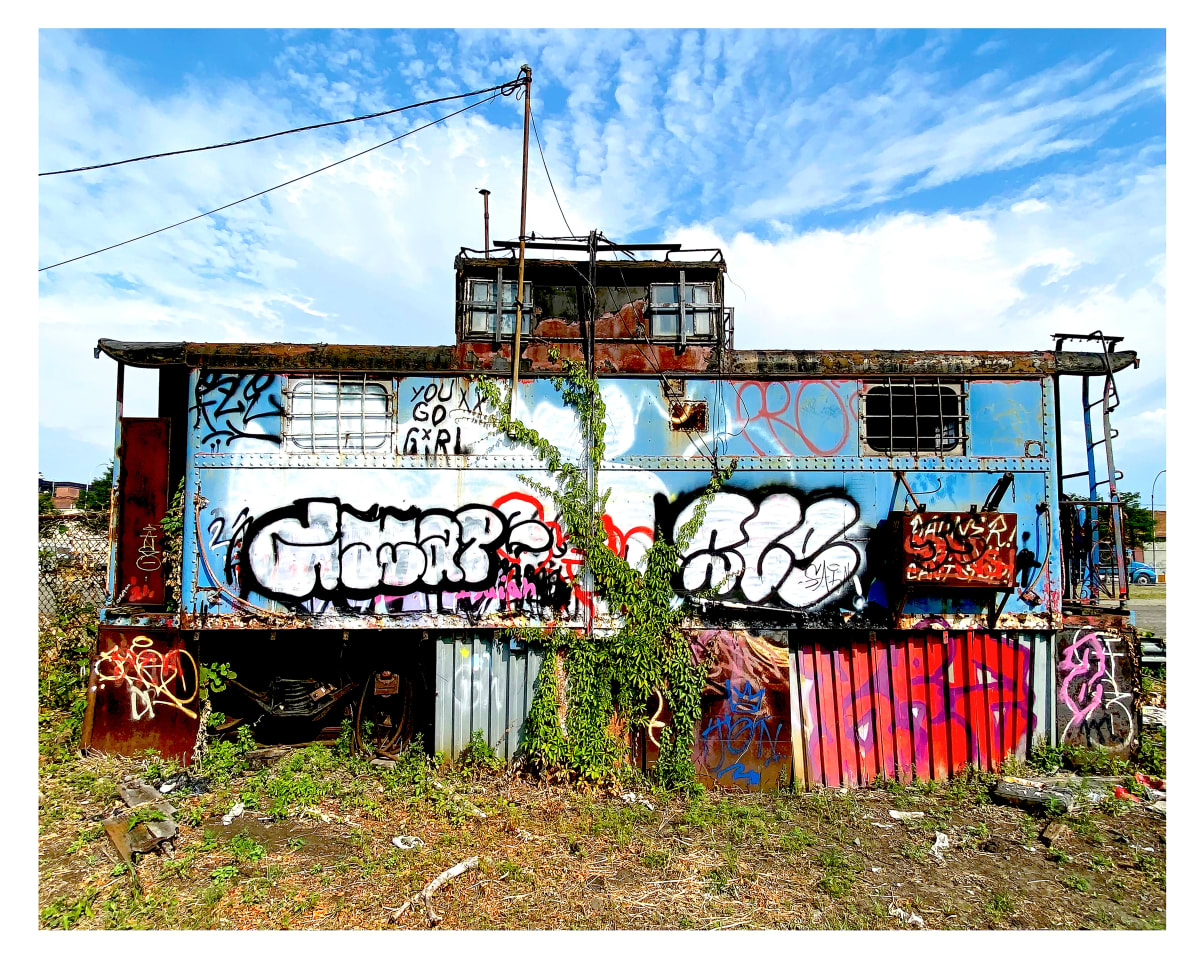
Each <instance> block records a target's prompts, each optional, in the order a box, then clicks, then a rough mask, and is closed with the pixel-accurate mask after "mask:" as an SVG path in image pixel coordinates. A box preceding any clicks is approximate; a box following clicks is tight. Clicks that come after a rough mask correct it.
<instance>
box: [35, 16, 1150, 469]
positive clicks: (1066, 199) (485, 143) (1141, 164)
mask: <svg viewBox="0 0 1200 960" xmlns="http://www.w3.org/2000/svg"><path fill="white" fill-rule="evenodd" d="M886 42H887V37H886V35H882V36H872V35H866V34H861V33H852V34H832V35H826V34H820V33H816V32H804V33H794V32H788V31H744V32H743V31H709V32H705V33H704V34H697V33H693V32H683V33H673V32H665V31H664V32H661V33H657V34H655V33H642V32H632V31H625V30H617V31H590V32H589V31H519V32H513V33H498V32H487V33H484V32H481V31H468V32H460V33H458V34H456V35H455V36H454V37H453V38H449V39H447V41H446V42H443V41H442V40H438V41H437V43H436V44H435V48H431V49H430V51H429V53H428V54H422V53H421V51H419V50H418V48H417V46H416V45H415V44H414V43H413V42H412V38H411V37H410V36H408V35H406V34H397V35H394V36H393V37H392V38H390V39H388V40H379V39H378V38H373V37H372V36H371V35H369V34H361V33H337V34H334V35H332V36H331V37H330V38H329V39H328V40H327V41H324V42H322V43H313V42H310V41H307V40H304V41H302V42H299V43H296V44H294V45H293V46H292V47H290V48H288V49H287V50H286V51H285V52H283V53H282V54H281V55H280V56H279V57H278V58H277V59H276V62H275V65H274V71H273V72H270V73H267V74H264V79H262V80H261V81H259V80H256V81H255V82H254V83H250V82H247V81H234V80H230V81H228V82H221V81H220V80H219V78H213V77H206V79H205V82H204V83H203V84H199V83H196V84H186V83H185V84H184V86H183V87H182V88H181V89H179V90H178V91H177V92H175V93H172V94H170V95H167V96H164V97H160V98H151V97H149V96H147V95H146V94H144V93H141V92H139V91H138V90H137V89H135V88H134V87H133V86H131V85H130V84H129V83H127V82H125V80H124V79H123V78H122V74H121V70H120V69H119V67H118V66H116V65H114V64H113V63H112V62H110V60H109V59H107V58H106V57H105V56H103V55H102V54H100V53H98V52H97V51H96V50H94V49H93V48H91V47H90V46H88V44H87V43H86V42H85V41H84V40H83V39H81V38H80V37H79V36H77V35H75V34H70V33H60V32H53V31H52V32H47V33H43V35H42V41H41V64H40V71H41V76H40V83H39V99H40V110H41V131H40V140H41V142H40V151H41V162H42V165H43V168H45V167H48V166H56V165H57V166H66V165H75V164H76V163H78V162H88V161H91V162H98V161H104V160H110V159H113V158H115V157H120V156H125V155H128V153H129V152H130V145H131V144H133V145H136V149H139V150H141V149H145V150H147V151H151V150H158V149H173V148H178V147H182V146H190V145H194V144H199V143H208V142H213V141H215V140H222V139H235V138H238V137H244V136H251V135H254V134H258V133H261V132H263V131H264V130H272V129H283V128H286V127H289V126H294V125H298V124H300V123H303V122H311V120H312V119H313V118H314V116H316V117H328V118H331V119H332V118H341V117H343V116H346V115H348V114H349V113H352V112H356V111H359V110H377V109H383V108H386V107H390V106H395V105H396V95H395V94H394V92H393V93H388V92H387V91H388V90H393V91H394V89H395V84H394V83H392V82H391V80H390V79H389V78H393V79H394V78H395V77H396V76H404V77H407V82H408V83H410V84H412V86H411V89H410V92H411V94H412V98H413V99H415V98H419V97H422V96H439V95H445V94H449V93H453V92H456V91H457V90H459V89H462V84H463V83H464V82H465V83H466V84H467V85H468V86H472V87H473V86H479V87H483V86H488V85H490V84H492V83H494V82H496V80H497V79H498V78H503V77H512V76H515V75H516V71H517V68H518V67H519V66H520V64H521V62H523V61H524V60H525V59H528V60H529V62H531V63H532V64H534V69H535V88H534V100H533V103H534V109H535V111H536V115H537V117H538V121H539V122H538V126H539V130H540V132H541V135H542V141H543V144H544V146H545V150H546V160H547V163H548V164H549V167H550V170H551V173H552V175H553V177H554V180H555V184H556V186H557V187H558V191H559V198H560V199H561V201H562V203H563V206H564V209H565V212H566V215H567V218H568V219H569V221H570V222H571V224H572V226H573V227H574V228H575V230H576V231H581V232H586V231H587V230H589V229H591V228H593V227H598V228H602V229H603V230H604V231H605V232H606V233H607V234H608V235H610V236H614V237H624V236H627V235H628V234H629V233H632V232H634V231H637V230H641V229H645V228H647V227H656V228H658V229H660V230H662V229H663V227H664V225H665V226H667V227H669V226H671V225H672V224H673V223H677V222H682V223H684V224H688V223H693V224H697V225H693V226H687V227H684V228H682V229H680V230H679V231H677V232H679V233H680V235H681V236H682V237H684V238H685V239H687V240H688V241H689V242H691V241H695V242H697V243H700V244H701V245H708V244H712V243H718V244H720V245H722V246H724V247H725V248H726V255H727V258H728V260H729V264H730V271H731V272H730V277H731V279H732V280H733V281H735V282H736V283H737V284H739V285H740V286H741V287H742V288H744V290H745V291H746V295H747V297H748V299H747V301H746V302H744V303H743V302H741V301H740V295H739V294H738V293H737V292H736V288H735V287H733V286H732V285H731V295H730V302H731V303H732V304H733V305H734V306H736V307H737V309H738V321H739V322H738V332H739V343H740V345H741V346H807V347H831V348H834V347H880V348H883V347H911V346H927V347H935V348H936V347H941V348H955V347H974V348H981V349H983V348H993V349H995V348H998V349H1034V348H1038V347H1048V346H1049V340H1048V335H1049V334H1050V333H1052V332H1055V331H1056V330H1057V329H1069V330H1077V329H1078V330H1091V329H1095V328H1096V327H1102V328H1104V329H1105V330H1106V331H1107V330H1109V329H1117V330H1121V331H1126V332H1128V335H1129V337H1130V340H1129V345H1130V346H1132V347H1135V348H1137V349H1138V350H1139V352H1140V353H1142V355H1143V357H1144V362H1143V368H1142V370H1141V371H1139V373H1138V379H1137V381H1136V382H1137V383H1138V384H1139V385H1138V386H1136V387H1135V386H1132V385H1131V386H1130V387H1129V388H1128V390H1127V391H1126V387H1125V379H1123V380H1122V390H1123V394H1122V396H1123V397H1124V398H1125V399H1126V402H1127V403H1128V404H1129V407H1128V408H1125V407H1123V411H1122V412H1124V411H1125V410H1126V409H1128V410H1130V412H1132V413H1133V414H1134V415H1136V414H1138V413H1139V412H1144V411H1147V410H1151V409H1156V408H1158V407H1161V406H1162V382H1163V364H1162V352H1163V335H1162V330H1161V328H1162V301H1163V297H1164V292H1163V269H1164V268H1163V262H1164V260H1163V223H1164V221H1165V199H1164V197H1165V173H1164V168H1163V165H1162V161H1161V150H1162V148H1161V144H1159V145H1151V147H1149V148H1148V149H1147V150H1146V151H1144V152H1143V153H1142V154H1139V155H1137V156H1134V157H1124V158H1116V159H1111V158H1110V159H1109V160H1108V161H1107V162H1106V163H1105V164H1104V165H1102V166H1099V167H1097V168H1095V169H1092V170H1086V171H1076V172H1075V173H1074V174H1072V175H1069V176H1060V177H1055V178H1048V179H1046V180H1043V181H1041V182H1039V183H1036V184H1032V185H1029V186H1028V188H1027V189H1023V190H1021V191H1020V192H1017V193H1014V194H1013V195H1008V196H1005V197H1003V198H997V200H996V201H995V202H994V203H993V204H990V205H988V206H985V207H981V208H979V209H976V210H970V211H958V212H953V211H947V212H943V213H940V214H933V215H920V214H914V213H905V214H892V215H888V216H880V217H876V218H875V219H873V220H869V221H867V222H863V223H858V224H856V225H853V226H850V227H846V228H844V229H840V230H821V231H807V232H802V233H796V232H795V229H794V227H793V226H792V225H791V224H790V223H789V219H790V218H791V217H793V216H794V215H795V214H796V213H798V212H802V211H806V210H817V209H828V208H849V207H865V206H868V205H870V204H872V203H877V202H879V201H880V200H882V199H886V198H888V197H895V196H897V195H901V194H904V193H906V192H909V191H911V190H913V189H916V188H917V187H918V186H929V185H933V184H938V183H945V182H948V181H949V180H952V179H954V178H956V177H966V176H971V175H973V174H975V173H978V172H980V171H982V170H988V169H995V168H997V167H999V166H1009V167H1012V166H1015V165H1019V164H1022V163H1025V162H1028V161H1029V160H1031V159H1034V158H1037V157H1044V156H1048V155H1051V154H1054V153H1059V152H1063V151H1067V150H1073V149H1076V148H1077V147H1078V146H1079V145H1080V144H1085V143H1088V142H1091V141H1092V140H1094V138H1095V137H1096V136H1098V135H1099V132H1100V131H1101V130H1102V129H1103V126H1104V124H1106V123H1108V122H1110V121H1111V119H1112V118H1113V117H1114V116H1117V115H1119V114H1120V112H1121V111H1122V110H1124V109H1126V108H1127V107H1128V106H1129V105H1130V104H1133V103H1138V102H1142V99H1144V98H1145V97H1147V96H1152V95H1159V94H1161V64H1157V63H1156V64H1153V65H1150V66H1148V67H1146V66H1144V67H1141V68H1139V69H1137V70H1132V71H1128V70H1126V71H1124V72H1122V71H1119V70H1118V71H1114V72H1112V73H1111V74H1109V75H1108V76H1104V75H1103V70H1104V69H1105V67H1106V66H1107V65H1106V64H1101V63H1100V62H1097V61H1090V62H1087V63H1068V64H1062V65H1060V66H1058V67H1056V68H1053V69H1050V70H1047V71H1044V72H1043V73H1042V74H1040V75H1038V76H1036V77H1031V78H1025V79H1021V80H1012V79H1010V78H1009V77H1008V76H1007V75H1006V74H1004V73H1002V72H1000V71H992V72H991V73H989V74H985V75H984V76H982V77H979V78H977V79H975V80H973V81H969V82H967V83H966V84H959V85H957V86H955V83H954V82H953V81H952V78H951V77H950V75H949V74H948V73H946V72H945V70H944V67H945V64H944V63H943V62H942V61H941V59H940V57H941V53H942V52H943V51H944V50H945V47H946V45H945V43H944V42H943V41H942V40H940V39H938V38H936V37H935V38H932V39H931V40H930V42H929V43H928V44H926V45H925V47H924V48H922V50H920V51H917V52H915V53H913V54H911V55H910V56H908V57H904V58H902V59H900V60H899V61H897V62H894V63H887V62H884V61H881V60H880V59H879V58H878V57H876V51H877V50H878V49H879V47H880V45H881V44H884V43H886ZM513 50H519V51H520V52H521V53H520V56H518V55H516V54H514V53H512V52H511V51H513ZM397 53H399V54H400V57H399V62H398V63H397V56H396V54H397ZM830 77H833V78H834V79H833V80H832V81H831V80H830V79H829V78H830ZM401 88H402V89H403V85H401ZM552 96H556V97H557V99H558V100H559V101H561V105H559V107H558V109H557V110H556V111H555V112H551V111H550V110H549V108H548V107H547V106H546V105H547V104H548V103H549V102H550V100H551V97H552ZM522 109H523V104H521V103H519V102H516V101H515V100H514V99H512V98H506V99H501V100H497V101H496V102H494V103H493V104H491V105H489V106H488V107H487V108H485V109H484V110H481V111H476V112H472V113H469V114H467V115H465V116H463V117H460V118H456V119H455V120H453V121H451V122H450V123H448V124H446V125H444V126H440V127H436V128H432V129H430V130H426V131H423V132H421V133H418V134H416V135H415V136H413V137H411V138H409V139H406V140H405V141H402V142H401V143H399V144H394V145H392V146H389V147H386V148H383V149H382V150H379V151H376V152H373V153H371V154H368V155H367V156H364V157H361V158H359V159H357V160H354V161H352V162H350V163H346V164H343V165H340V166H338V167H336V168H334V169H333V170H330V171H327V172H325V173H322V174H319V175H317V176H315V177H313V178H309V179H306V180H303V181H301V182H299V183H297V184H295V185H293V186H291V187H288V188H285V189H283V190H280V191H278V192H276V193H273V194H270V195H269V196H268V197H266V198H264V199H263V200H255V201H251V202H248V203H245V204H242V205H239V206H236V207H233V208H231V209H230V210H227V211H225V212H224V213H223V214H221V215H220V216H219V217H216V218H208V219H204V220H200V221H197V222H195V223H192V224H188V225H187V226H184V227H181V228H179V229H176V230H172V231H169V232H167V233H164V234H161V235H158V236H155V237H153V238H150V239H148V240H145V241H141V242H138V243H135V244H131V245H129V246H126V247H123V248H121V249H120V250H117V251H112V252H111V253H108V254H101V255H99V256H97V257H94V258H91V259H88V260H84V261H80V262H79V263H76V264H71V265H70V266H67V267H63V268H60V269H58V270H55V271H52V272H50V273H47V274H42V275H41V279H40V291H41V298H40V320H41V331H42V333H41V359H40V365H41V367H40V369H41V386H40V406H41V410H40V420H41V423H42V424H43V425H44V426H46V427H48V428H53V429H58V430H64V431H70V432H71V434H72V435H73V436H75V437H78V438H80V439H81V440H82V439H87V440H88V441H90V442H94V443H100V444H103V445H108V444H109V443H110V441H111V429H112V428H111V422H112V420H111V408H110V407H109V406H108V403H107V398H109V397H111V391H112V372H111V371H112V366H113V365H112V364H111V362H110V361H107V360H103V361H94V360H93V359H92V358H91V346H92V344H93V343H94V342H95V340H96V339H97V338H98V337H100V336H113V337H117V338H121V339H131V340H132V339H148V340H156V339H157V340H164V339H167V340H169V339H189V340H301V341H303V340H326V341H341V342H393V343H395V342H400V343H431V342H445V341H447V340H449V339H450V338H451V337H452V336H453V326H452V314H451V308H450V304H451V303H452V299H453V289H452V281H451V272H450V266H451V261H452V259H453V256H454V254H455V253H456V252H457V250H458V248H459V247H460V246H461V245H463V244H468V245H479V244H480V241H481V230H482V224H481V222H480V221H481V209H480V208H481V201H480V199H479V197H478V195H477V193H476V192H475V191H476V188H478V187H488V188H489V189H491V190H492V191H493V193H492V196H491V214H492V235H493V237H497V238H499V237H503V236H514V235H515V234H516V231H517V221H518V211H517V202H518V198H519V192H518V191H519V187H518V178H519V172H520V128H519V119H520V111H521V110H522ZM436 115H438V114H436V113H433V112H431V111H424V112H423V114H422V117H421V119H419V120H418V119H415V118H414V116H413V115H411V114H404V115H401V116H400V117H393V118H388V119H386V120H382V121H372V122H369V123H367V124H360V125H355V126H353V127H342V128H335V129H334V130H327V131H317V132H312V133H306V134H300V135H297V136H295V137H288V138H282V139H280V140H277V141H266V142H264V143H261V144H253V145H247V146H244V147H236V148H231V149H230V150H226V151H215V152H212V153H202V154H195V155H190V156H187V157H177V158H172V159H171V160H167V161H150V162H147V163H143V164H133V165H129V166H126V167H118V168H114V169H112V170H108V171H101V172H97V173H95V174H87V175H83V176H78V177H59V178H43V182H41V183H40V188H41V189H40V195H39V203H40V213H41V238H40V249H39V258H40V262H41V263H43V264H45V263H48V262H53V261H55V260H59V259H63V258H66V257H70V256H74V255H76V254H78V253H81V252H84V251H86V250H89V249H93V248H96V247H100V246H104V245H105V244H107V243H111V242H113V241H114V240H119V239H124V238H125V237H129V236H133V235H136V234H138V233H141V232H143V231H145V230H148V229H153V228H156V227H159V226H162V225H163V224H165V223H169V222H171V221H173V220H177V219H182V218H183V217H186V216H190V215H193V214H195V213H196V212H199V211H200V210H203V209H207V208H209V207H212V206H215V205H217V204H219V203H223V202H227V201H229V200H232V199H235V198H237V197H240V196H244V195H247V194H250V193H253V192H255V191H257V190H261V189H262V188H264V187H266V186H269V185H271V184H273V183H278V182H281V181H284V180H286V179H288V178H290V177H293V176H296V175H298V174H299V173H302V172H304V171H306V170H310V169H313V168H315V167H318V166H320V165H322V164H324V163H329V162H331V161H332V160H335V159H338V158H341V157H344V156H346V155H348V154H350V153H352V152H354V151H355V150H358V149H363V148H365V147H367V146H370V145H372V144H374V143H378V142H380V141H382V140H384V139H386V138H387V137H389V136H394V135H396V134H398V133H400V132H402V131H403V130H405V129H408V128H409V127H410V126H411V125H413V124H415V123H419V122H425V121H426V120H427V119H432V117H434V116H436ZM864 145H868V146H869V148H865V147H864ZM530 190H531V193H530V216H529V224H530V229H531V230H534V231H536V232H538V233H539V234H559V233H562V232H563V231H564V230H565V227H564V226H563V224H562V220H561V218H560V215H559V213H558V209H557V207H556V206H555V203H554V199H553V197H552V196H551V194H550V191H549V188H548V187H547V185H546V182H545V179H544V176H543V174H542V171H541V164H540V159H539V158H538V157H536V156H534V157H533V158H531V180H530ZM684 198H686V199H684ZM733 206H738V207H739V208H740V214H739V211H738V210H733V209H732V207H733ZM739 215H744V216H746V217H749V218H750V219H749V220H746V219H738V217H739ZM756 226H757V227H765V228H766V229H768V230H769V233H768V235H767V237H768V238H766V239H764V238H761V237H756V236H754V235H753V234H752V233H750V232H748V228H750V227H756ZM783 303H787V304H788V305H789V306H787V307H786V308H784V307H782V306H781V304H783ZM1135 325H1141V329H1136V330H1135ZM1126 379H1127V378H1126ZM1142 383H1145V384H1147V386H1141V385H1140V384H1142ZM1137 437H1138V434H1137V432H1136V431H1135V430H1133V429H1131V430H1130V431H1129V432H1128V433H1127V434H1125V435H1124V436H1123V437H1122V442H1123V443H1127V444H1129V445H1130V449H1133V445H1134V444H1135V442H1136V443H1143V442H1144V443H1145V444H1150V446H1149V447H1146V448H1145V449H1146V451H1148V452H1147V453H1146V456H1150V455H1151V453H1152V452H1153V451H1152V447H1153V442H1154V438H1153V433H1152V425H1148V426H1147V427H1146V433H1145V436H1144V438H1143V439H1142V440H1138V439H1137ZM1138 449H1142V448H1140V447H1139V448H1138Z"/></svg>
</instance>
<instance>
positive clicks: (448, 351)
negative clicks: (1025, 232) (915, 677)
mask: <svg viewBox="0 0 1200 960" xmlns="http://www.w3.org/2000/svg"><path fill="white" fill-rule="evenodd" d="M635 346H636V345H630V348H629V353H630V357H631V361H640V363H634V364H633V365H631V366H630V367H629V368H628V369H624V364H622V365H621V369H614V370H611V371H610V370H607V369H603V368H600V369H599V370H598V372H599V373H600V374H601V375H604V374H605V373H612V374H617V373H625V374H628V375H634V376H636V375H639V374H642V375H654V374H653V372H646V371H643V369H642V368H643V367H644V366H645V357H644V355H643V354H642V353H641V352H639V351H638V350H637V349H634V347H635ZM531 349H533V348H532V347H531ZM101 353H104V354H106V355H107V356H109V357H111V358H112V359H114V360H119V361H121V362H122V363H127V364H129V365H130V366H133V367H166V366H174V365H180V364H182V365H185V366H188V367H203V368H207V369H222V370H271V371H276V372H289V371H314V370H354V371H380V372H390V373H404V374H418V373H461V374H472V373H479V372H480V365H479V362H478V360H477V359H476V358H475V357H474V355H473V354H471V355H468V354H467V353H464V352H463V350H462V348H461V346H454V345H449V344H447V345H443V346H432V347H419V346H384V345H366V344H326V343H185V342H170V343H168V342H144V343H130V342H125V341H121V340H107V339H102V340H100V341H99V343H98V344H97V345H96V356H97V357H99V356H100V354H101ZM711 354H712V355H711V356H710V357H709V361H708V362H707V363H706V364H704V366H703V368H702V369H693V370H685V369H679V368H678V367H676V368H675V369H673V370H671V375H672V376H688V375H690V376H701V377H713V376H717V377H723V378H742V377H749V378H761V377H787V376H799V377H803V376H819V377H854V376H865V377H874V376H893V375H902V376H931V377H932V376H956V377H1040V376H1048V375H1051V374H1055V373H1058V374H1064V375H1068V376H1070V375H1085V374H1086V375H1099V374H1103V373H1104V359H1103V356H1102V355H1101V354H1099V353H1083V352H1074V351H1063V352H1062V353H1055V352H1054V351H1053V350H1033V351H1008V350H1003V351H1002V350H730V351H725V352H724V358H723V360H724V362H723V364H722V368H718V366H717V356H716V352H715V351H711ZM530 359H533V358H531V357H530V355H529V354H528V353H524V354H523V362H529V360H530ZM1110 359H1111V362H1112V369H1113V370H1114V371H1116V370H1122V369H1124V368H1126V367H1128V366H1131V365H1133V366H1136V365H1137V362H1138V361H1137V354H1136V353H1135V352H1134V351H1132V350H1125V351H1121V352H1119V353H1114V354H1110ZM508 363H509V361H508V357H507V350H505V351H504V353H503V356H501V355H500V353H499V352H497V355H496V356H495V362H493V363H492V364H491V365H490V366H489V367H488V368H487V369H488V370H489V372H493V373H500V372H504V371H507V370H508V369H510V368H509V365H508ZM523 372H524V371H523ZM553 372H555V368H554V367H552V366H550V365H549V363H548V361H547V362H546V364H545V365H543V364H541V363H537V362H536V359H535V369H534V370H533V371H531V374H530V375H532V376H536V375H538V374H539V373H543V374H546V375H549V374H551V373H553Z"/></svg>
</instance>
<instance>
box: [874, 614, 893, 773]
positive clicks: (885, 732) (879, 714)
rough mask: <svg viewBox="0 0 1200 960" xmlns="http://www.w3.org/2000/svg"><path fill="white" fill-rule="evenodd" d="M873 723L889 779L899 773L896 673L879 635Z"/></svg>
mask: <svg viewBox="0 0 1200 960" xmlns="http://www.w3.org/2000/svg"><path fill="white" fill-rule="evenodd" d="M871 672H872V675H873V681H872V683H871V688H872V689H871V703H872V711H871V712H872V720H873V723H872V726H873V727H874V738H875V748H876V751H877V754H876V755H877V761H878V769H879V772H880V773H882V774H883V775H884V776H885V777H888V778H889V779H894V778H895V776H896V744H895V740H894V738H893V737H892V725H893V719H892V672H891V670H890V669H889V668H888V657H887V650H886V649H885V648H884V645H883V642H882V641H881V640H880V639H879V637H878V636H877V635H876V634H871Z"/></svg>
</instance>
